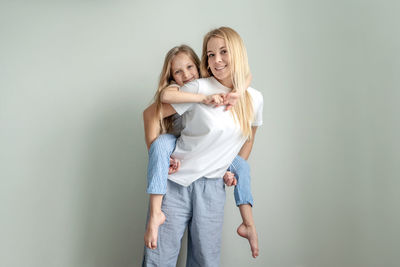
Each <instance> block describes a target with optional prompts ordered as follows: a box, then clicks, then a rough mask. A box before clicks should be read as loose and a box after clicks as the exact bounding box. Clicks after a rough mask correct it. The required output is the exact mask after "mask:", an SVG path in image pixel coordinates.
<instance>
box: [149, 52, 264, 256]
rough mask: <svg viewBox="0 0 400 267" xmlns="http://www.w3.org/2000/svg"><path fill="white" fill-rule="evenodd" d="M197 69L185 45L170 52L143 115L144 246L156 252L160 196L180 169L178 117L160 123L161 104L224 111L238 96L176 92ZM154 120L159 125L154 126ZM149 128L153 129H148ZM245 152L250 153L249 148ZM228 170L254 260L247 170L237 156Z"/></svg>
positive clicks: (241, 230)
mask: <svg viewBox="0 0 400 267" xmlns="http://www.w3.org/2000/svg"><path fill="white" fill-rule="evenodd" d="M198 69H199V60H198V58H197V56H196V54H195V53H194V52H193V50H192V49H190V48H189V47H188V46H184V45H183V46H179V47H175V48H173V49H171V50H170V51H169V52H168V53H167V55H166V58H165V62H164V66H163V70H162V72H161V75H160V82H159V88H158V90H157V93H156V96H155V103H154V104H153V105H151V106H150V107H149V108H147V109H146V111H145V112H144V118H145V132H146V143H147V145H148V148H149V168H148V188H147V192H148V193H149V194H151V195H150V212H149V218H148V223H147V229H146V234H145V245H146V246H147V247H148V248H151V249H156V247H157V232H158V227H159V226H160V225H161V224H163V223H164V221H165V215H164V213H163V212H162V211H161V202H162V198H163V194H165V192H166V187H167V173H168V172H169V173H174V172H176V171H177V169H179V161H176V160H174V159H170V155H171V153H172V151H173V150H174V148H175V142H176V137H175V136H174V135H179V133H180V131H181V128H179V126H180V125H179V124H180V123H179V120H180V116H179V115H176V114H175V115H173V116H172V117H167V118H166V119H164V120H162V119H161V118H162V117H164V116H163V114H162V113H161V111H162V105H163V104H162V102H165V103H188V102H194V103H204V104H213V105H216V106H219V105H227V109H229V108H231V107H232V106H233V105H234V103H235V101H236V100H237V93H228V94H213V95H209V96H205V95H204V94H197V93H187V92H181V91H179V90H178V86H183V85H184V84H185V83H188V82H191V81H193V80H195V79H197V78H199V74H198ZM171 83H176V85H173V86H171ZM248 83H249V81H248ZM168 86H169V87H168ZM247 87H248V86H246V88H247ZM154 111H155V113H156V114H157V115H158V116H156V117H154V116H148V114H149V113H151V114H154ZM155 120H156V121H160V122H161V123H160V124H159V123H154V121H155ZM151 125H152V126H153V128H151ZM160 129H161V131H160ZM160 132H169V133H173V134H174V135H173V134H164V135H161V136H159V137H158V138H157V136H158V134H159V133H160ZM156 138H157V139H156ZM154 140H155V141H154ZM153 141H154V142H153ZM150 144H151V146H150ZM247 150H248V152H250V150H251V147H250V149H249V148H247ZM247 157H248V155H247V156H246V158H247ZM230 170H232V172H234V173H235V174H236V177H237V178H239V177H240V178H239V179H238V180H236V179H234V178H233V174H232V172H228V173H227V174H226V175H225V176H224V178H225V181H226V184H227V185H235V184H236V183H237V186H236V188H235V199H236V204H237V205H238V206H239V208H240V211H241V215H242V218H243V223H242V224H241V225H240V226H239V228H238V233H239V234H240V235H241V236H243V237H245V238H247V239H249V242H250V246H251V249H252V254H253V257H256V256H257V255H258V243H257V234H256V231H255V227H254V222H253V218H252V211H251V206H250V205H252V204H253V200H252V197H251V192H250V177H249V167H248V165H247V162H246V161H245V160H244V159H243V158H242V157H240V156H237V157H236V158H235V159H234V161H233V163H232V165H231V166H230Z"/></svg>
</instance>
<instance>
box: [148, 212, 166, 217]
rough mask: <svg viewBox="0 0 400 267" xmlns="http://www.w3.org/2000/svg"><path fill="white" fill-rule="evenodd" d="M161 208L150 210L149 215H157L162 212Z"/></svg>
mask: <svg viewBox="0 0 400 267" xmlns="http://www.w3.org/2000/svg"><path fill="white" fill-rule="evenodd" d="M162 213H163V212H162V210H152V211H150V217H158V216H160V215H161V214H162Z"/></svg>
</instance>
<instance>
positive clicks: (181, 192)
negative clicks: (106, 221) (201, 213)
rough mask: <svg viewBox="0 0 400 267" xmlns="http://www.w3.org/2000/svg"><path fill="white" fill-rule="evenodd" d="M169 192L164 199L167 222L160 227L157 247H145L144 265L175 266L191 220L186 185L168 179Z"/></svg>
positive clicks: (189, 199) (163, 207) (153, 266)
mask: <svg viewBox="0 0 400 267" xmlns="http://www.w3.org/2000/svg"><path fill="white" fill-rule="evenodd" d="M167 185H168V187H167V192H166V194H165V196H164V199H163V201H162V212H163V213H165V215H166V220H165V222H164V223H163V224H162V225H160V227H159V234H158V236H157V238H158V240H157V245H158V246H157V248H156V249H150V248H147V247H145V250H144V257H143V265H142V266H146V267H149V266H152V267H160V266H162V267H175V266H176V262H177V259H178V255H179V250H180V247H181V240H182V236H183V233H184V232H185V229H186V227H187V225H188V222H189V221H190V220H191V216H192V206H191V198H190V192H189V191H188V190H187V188H186V187H183V186H181V185H179V184H176V183H174V182H172V181H170V180H168V181H167Z"/></svg>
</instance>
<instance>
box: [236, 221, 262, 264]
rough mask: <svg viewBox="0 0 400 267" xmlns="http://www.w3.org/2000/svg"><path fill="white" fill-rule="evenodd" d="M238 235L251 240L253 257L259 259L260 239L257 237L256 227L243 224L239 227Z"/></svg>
mask: <svg viewBox="0 0 400 267" xmlns="http://www.w3.org/2000/svg"><path fill="white" fill-rule="evenodd" d="M237 233H238V234H239V235H240V236H241V237H244V238H247V239H248V240H249V244H250V248H251V254H252V255H253V258H255V257H257V256H258V237H257V231H256V227H255V226H254V225H245V224H244V223H242V224H241V225H239V227H238V229H237Z"/></svg>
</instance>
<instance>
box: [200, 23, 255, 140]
mask: <svg viewBox="0 0 400 267" xmlns="http://www.w3.org/2000/svg"><path fill="white" fill-rule="evenodd" d="M211 38H222V39H224V41H225V45H226V48H227V50H228V54H229V59H230V72H231V79H232V84H233V89H232V91H233V92H237V93H239V94H240V98H239V100H238V102H237V103H236V105H235V106H234V107H233V109H232V110H231V111H232V113H233V116H234V118H235V120H236V122H238V123H239V125H240V129H241V130H242V134H243V135H244V136H245V137H247V138H248V139H251V136H252V130H251V122H252V121H253V119H254V118H253V114H254V112H253V104H252V99H251V96H250V94H249V92H248V91H247V90H246V89H247V88H246V79H247V77H248V76H249V74H250V67H249V62H248V58H247V52H246V47H245V46H244V43H243V41H242V38H240V35H239V34H238V33H237V32H236V31H235V30H233V29H231V28H229V27H220V28H218V29H214V30H212V31H210V32H209V33H207V34H206V35H205V36H204V40H203V52H202V55H201V63H200V71H201V76H202V77H203V78H206V77H210V76H214V75H213V74H212V72H211V70H210V68H209V64H208V56H207V44H208V41H209V40H210V39H211Z"/></svg>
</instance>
